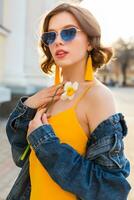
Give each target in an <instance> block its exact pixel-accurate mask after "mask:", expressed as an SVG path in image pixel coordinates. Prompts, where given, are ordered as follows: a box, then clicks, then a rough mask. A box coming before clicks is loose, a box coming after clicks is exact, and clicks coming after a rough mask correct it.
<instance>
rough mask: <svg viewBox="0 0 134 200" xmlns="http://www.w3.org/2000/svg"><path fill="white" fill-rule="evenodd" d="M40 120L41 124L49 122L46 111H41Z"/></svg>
mask: <svg viewBox="0 0 134 200" xmlns="http://www.w3.org/2000/svg"><path fill="white" fill-rule="evenodd" d="M41 120H42V123H43V124H49V123H48V120H47V115H46V113H43V115H42V118H41Z"/></svg>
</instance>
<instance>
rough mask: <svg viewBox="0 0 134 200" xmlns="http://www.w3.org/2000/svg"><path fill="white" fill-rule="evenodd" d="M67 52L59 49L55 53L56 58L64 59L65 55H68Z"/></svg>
mask: <svg viewBox="0 0 134 200" xmlns="http://www.w3.org/2000/svg"><path fill="white" fill-rule="evenodd" d="M68 53H69V52H68V51H65V50H63V49H59V50H57V51H56V52H55V56H56V57H64V56H65V55H66V54H68Z"/></svg>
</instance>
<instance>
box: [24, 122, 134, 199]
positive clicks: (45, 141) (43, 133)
mask: <svg viewBox="0 0 134 200" xmlns="http://www.w3.org/2000/svg"><path fill="white" fill-rule="evenodd" d="M107 122H108V121H107ZM107 122H106V123H107ZM119 127H120V123H119V122H118V128H119ZM104 130H105V126H104ZM120 133H121V131H120ZM113 136H114V135H113ZM28 140H29V142H30V144H31V146H32V148H33V149H34V151H35V153H36V156H37V158H38V159H39V161H40V162H41V164H42V165H43V166H44V168H45V169H46V170H47V171H48V173H49V174H50V176H51V177H52V178H53V179H54V181H55V182H56V183H58V184H59V185H60V186H61V187H62V188H63V189H64V190H66V191H69V192H72V193H73V194H75V195H76V196H78V197H79V198H80V199H82V200H89V199H94V200H100V199H101V200H105V199H106V198H108V200H114V199H118V200H127V196H128V193H129V191H130V188H131V187H130V185H129V183H128V182H127V180H126V177H127V176H128V175H129V170H130V168H129V167H130V166H129V161H128V160H127V159H126V158H125V157H124V156H123V148H122V147H121V146H119V148H120V147H121V148H120V150H119V149H118V150H119V152H118V153H119V154H117V153H116V151H117V148H113V151H112V146H113V142H111V143H110V144H109V145H108V144H105V143H104V144H105V145H104V144H102V145H101V150H102V149H103V152H102V151H101V152H98V153H97V150H98V149H99V147H98V146H95V145H94V150H93V151H92V153H94V154H96V155H95V156H94V158H93V157H92V159H91V160H90V156H88V155H87V156H88V158H87V157H84V156H81V155H80V154H79V153H78V152H77V151H76V150H75V149H73V148H72V147H71V146H70V145H68V144H64V143H60V140H59V138H57V137H56V135H55V133H54V131H53V129H52V127H51V125H49V124H45V125H43V126H40V127H39V128H37V129H36V130H34V131H33V132H32V134H30V135H29V136H28ZM102 140H103V141H104V140H105V138H102ZM97 143H101V142H99V141H97ZM118 144H120V145H121V144H122V142H121V139H120V140H118ZM108 147H110V149H109V150H108ZM110 151H111V154H113V156H114V157H109V156H108V155H109V152H110ZM87 152H90V146H89V148H88V151H87ZM115 156H116V157H115ZM96 157H97V158H96ZM113 158H114V159H113ZM100 161H101V162H102V163H104V164H106V166H104V165H103V164H97V162H98V163H99V162H100ZM109 163H110V166H109ZM107 164H108V166H107ZM120 165H121V167H120Z"/></svg>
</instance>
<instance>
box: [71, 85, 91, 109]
mask: <svg viewBox="0 0 134 200" xmlns="http://www.w3.org/2000/svg"><path fill="white" fill-rule="evenodd" d="M90 88H92V87H91V85H90V86H89V87H88V88H86V89H85V90H84V92H83V93H82V95H80V96H79V97H78V98H77V99H76V101H75V103H74V104H73V106H72V107H73V108H76V107H77V104H78V103H79V101H80V100H81V99H82V98H83V97H84V96H85V95H86V93H87V92H88V90H89V89H90Z"/></svg>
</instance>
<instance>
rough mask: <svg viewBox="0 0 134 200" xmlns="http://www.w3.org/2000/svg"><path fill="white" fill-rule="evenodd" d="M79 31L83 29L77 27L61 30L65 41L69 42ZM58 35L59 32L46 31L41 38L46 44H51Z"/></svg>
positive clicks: (61, 35)
mask: <svg viewBox="0 0 134 200" xmlns="http://www.w3.org/2000/svg"><path fill="white" fill-rule="evenodd" d="M79 31H82V30H80V29H78V28H76V27H71V28H66V29H62V30H61V31H60V37H61V39H62V40H63V41H64V42H68V41H71V40H73V39H74V38H75V36H76V33H77V32H79ZM57 35H58V33H57V32H55V31H49V32H44V33H43V34H42V36H41V39H42V41H43V43H44V44H45V45H46V46H49V45H51V44H53V43H54V41H55V39H56V37H57Z"/></svg>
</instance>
